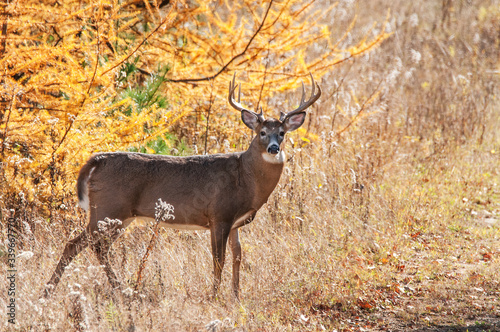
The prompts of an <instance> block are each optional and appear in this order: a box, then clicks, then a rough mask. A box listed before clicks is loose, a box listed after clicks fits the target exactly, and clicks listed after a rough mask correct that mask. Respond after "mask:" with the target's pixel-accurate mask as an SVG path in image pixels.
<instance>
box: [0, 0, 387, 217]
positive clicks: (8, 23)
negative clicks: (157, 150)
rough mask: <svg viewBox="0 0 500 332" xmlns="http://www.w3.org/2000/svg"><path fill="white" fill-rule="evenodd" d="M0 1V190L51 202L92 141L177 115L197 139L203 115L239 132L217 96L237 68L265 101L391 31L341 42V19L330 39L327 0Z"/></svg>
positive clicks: (133, 140) (115, 142) (143, 135)
mask: <svg viewBox="0 0 500 332" xmlns="http://www.w3.org/2000/svg"><path fill="white" fill-rule="evenodd" d="M0 6H1V8H2V9H3V12H2V17H1V22H0V24H1V32H2V35H1V38H0V54H1V56H0V69H1V72H2V74H1V75H2V76H1V81H0V108H1V112H0V120H1V123H0V137H1V144H2V145H1V152H0V155H1V161H2V166H1V167H2V168H1V172H2V175H1V181H2V184H1V186H2V195H3V196H4V197H3V198H4V201H5V200H7V197H11V198H14V197H18V195H19V194H21V195H23V196H25V197H26V199H27V200H28V201H29V202H33V203H34V204H35V205H38V204H40V203H42V204H45V203H51V204H52V206H50V205H47V204H45V206H47V208H48V209H51V208H54V207H58V206H59V205H60V204H61V203H63V202H64V199H65V197H67V196H68V194H71V193H72V192H73V187H74V179H75V177H76V173H77V171H78V169H79V167H80V166H81V164H82V163H83V162H84V161H85V160H86V159H87V158H88V157H89V155H90V154H91V153H93V152H96V151H114V150H123V149H127V148H129V147H131V146H136V147H139V146H143V147H144V144H145V142H147V141H148V140H151V139H154V138H156V137H158V136H159V135H162V134H164V133H165V132H167V131H172V130H173V129H172V125H173V124H174V123H178V127H176V128H177V129H176V131H177V135H182V134H183V131H184V134H185V133H186V131H187V132H188V133H190V135H191V136H192V137H194V139H192V142H194V143H196V139H195V138H196V136H202V135H205V140H206V139H207V137H206V135H207V134H208V131H204V133H203V134H199V132H198V131H199V130H200V128H199V126H200V124H199V123H200V121H206V122H207V123H208V120H207V118H208V117H209V119H210V122H209V123H210V126H211V127H212V128H215V129H213V131H215V132H216V133H218V134H219V135H221V137H230V138H231V139H230V140H231V141H232V142H237V141H238V140H239V139H240V138H241V137H242V136H243V134H242V132H241V128H240V126H239V124H238V121H236V120H235V119H236V118H237V116H238V114H236V113H235V112H234V111H228V108H227V106H226V97H227V83H228V81H229V79H230V76H231V75H232V74H233V73H234V72H235V71H238V72H240V75H239V76H242V77H244V78H245V79H246V83H245V84H244V88H243V90H244V93H245V95H246V96H245V99H244V102H247V103H250V104H251V105H249V106H257V105H260V106H263V107H264V109H266V107H267V104H268V102H269V100H270V99H269V98H270V97H272V95H273V91H276V92H280V93H281V92H283V91H286V90H290V89H294V88H296V86H297V83H298V81H299V80H300V79H301V78H302V77H305V76H306V75H307V74H308V73H309V72H312V73H313V74H314V76H315V77H316V78H317V79H319V78H321V77H322V76H323V75H324V74H325V73H327V72H328V71H329V70H331V68H332V66H335V65H336V64H338V63H340V62H343V61H345V60H347V59H350V58H352V57H354V56H357V55H359V54H363V53H365V52H367V51H369V50H370V49H373V48H374V47H375V46H377V45H379V44H380V43H381V42H382V41H383V40H384V39H386V38H387V37H388V36H389V34H387V33H386V32H385V31H384V30H383V29H382V30H381V32H379V33H376V34H373V33H372V31H370V32H368V33H367V35H366V36H365V38H362V39H361V40H360V41H358V42H357V43H355V44H353V45H345V44H346V41H345V39H346V36H347V35H348V32H349V31H346V33H345V34H344V36H343V37H340V38H338V39H335V38H334V37H333V36H332V35H331V33H330V31H329V29H328V26H327V24H325V22H324V21H325V17H327V14H328V13H329V12H330V11H331V10H332V8H333V7H334V6H332V7H330V8H318V6H314V5H313V3H312V2H305V1H293V0H292V1H287V2H282V1H259V2H255V1H249V0H244V1H235V2H228V1H226V2H224V1H217V2H207V1H170V2H162V3H159V2H158V1H144V2H141V1H128V2H122V1H102V0H91V1H85V2H80V1H72V0H61V1H57V2H54V1H22V2H18V1H14V2H12V3H3V4H2V5H0ZM353 25H354V22H353V24H352V25H351V28H352V26H353ZM369 35H370V36H374V37H371V38H369V37H368V36H369ZM264 84H265V85H264ZM287 106H289V107H292V106H294V105H287ZM267 113H268V114H269V115H270V116H276V114H277V113H278V111H277V110H276V111H274V112H272V111H267ZM205 116H206V117H207V118H205ZM232 123H235V124H236V126H235V127H234V128H233V127H232V125H231V124H232ZM235 128H238V129H237V130H236V129H235ZM233 146H235V144H233Z"/></svg>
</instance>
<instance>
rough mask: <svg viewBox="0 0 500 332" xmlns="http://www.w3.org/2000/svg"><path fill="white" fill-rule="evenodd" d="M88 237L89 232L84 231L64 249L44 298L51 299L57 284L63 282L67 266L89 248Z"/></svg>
mask: <svg viewBox="0 0 500 332" xmlns="http://www.w3.org/2000/svg"><path fill="white" fill-rule="evenodd" d="M87 236H88V234H87V231H86V230H84V231H83V232H81V233H80V235H78V236H77V237H75V238H74V239H72V240H70V241H68V243H67V244H66V247H65V248H64V251H63V254H62V257H61V259H60V260H59V263H58V264H57V267H56V269H55V271H54V273H53V274H52V277H51V278H50V281H49V282H48V283H47V286H46V288H45V291H44V294H43V297H45V298H48V297H49V295H50V294H51V293H52V292H53V291H54V289H55V288H56V286H57V284H58V283H59V280H61V276H62V274H63V273H64V269H65V268H66V266H68V265H69V264H70V263H71V261H72V260H73V258H75V256H76V255H78V254H79V253H80V251H82V250H83V249H85V248H86V247H87V246H88V244H89V242H88V237H87Z"/></svg>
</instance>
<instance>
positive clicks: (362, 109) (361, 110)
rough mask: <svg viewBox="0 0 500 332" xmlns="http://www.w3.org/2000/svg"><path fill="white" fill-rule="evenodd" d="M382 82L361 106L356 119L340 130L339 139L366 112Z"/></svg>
mask: <svg viewBox="0 0 500 332" xmlns="http://www.w3.org/2000/svg"><path fill="white" fill-rule="evenodd" d="M382 81H383V80H380V81H379V82H378V84H377V87H376V88H375V89H374V90H373V92H372V93H371V95H370V96H369V97H368V98H366V100H365V101H364V102H363V105H361V108H360V110H359V112H358V114H356V115H355V116H354V118H352V120H351V121H349V123H348V124H347V125H346V126H345V127H344V128H342V129H341V130H339V131H338V132H337V134H336V136H337V137H339V136H340V135H341V134H342V133H343V132H345V131H346V130H347V129H348V128H349V127H350V126H351V125H352V124H353V123H354V122H355V121H356V119H357V118H358V117H359V116H360V115H361V113H362V112H363V111H364V110H365V108H366V106H367V103H368V102H369V101H371V100H372V98H373V96H374V95H375V94H376V93H377V92H378V88H379V87H380V84H381V83H382Z"/></svg>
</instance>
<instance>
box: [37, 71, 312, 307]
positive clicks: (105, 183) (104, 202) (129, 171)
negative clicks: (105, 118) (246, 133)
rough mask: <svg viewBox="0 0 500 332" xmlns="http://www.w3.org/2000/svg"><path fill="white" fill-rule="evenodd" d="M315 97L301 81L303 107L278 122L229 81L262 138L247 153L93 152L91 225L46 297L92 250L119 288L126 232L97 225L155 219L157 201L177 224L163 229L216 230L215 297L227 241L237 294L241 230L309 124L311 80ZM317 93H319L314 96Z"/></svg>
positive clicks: (86, 185)
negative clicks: (116, 259) (253, 107)
mask: <svg viewBox="0 0 500 332" xmlns="http://www.w3.org/2000/svg"><path fill="white" fill-rule="evenodd" d="M311 80H312V93H311V98H309V99H308V100H307V101H306V100H305V89H304V84H302V97H301V101H300V106H299V107H298V108H297V109H295V110H294V111H291V112H289V113H281V116H280V119H279V120H277V119H267V120H266V119H264V115H263V114H262V108H261V111H260V113H255V112H252V111H250V110H247V109H245V108H244V107H243V106H242V105H241V104H240V97H241V86H240V88H239V90H238V101H237V102H236V101H235V99H234V94H235V90H236V88H237V87H238V85H239V84H238V85H236V84H235V77H234V76H233V80H232V82H230V83H229V96H228V101H229V104H230V105H231V106H232V107H234V108H235V109H237V110H238V111H240V112H241V118H242V120H243V123H244V124H245V125H246V126H247V127H248V128H250V129H252V130H253V131H255V133H256V134H257V135H256V136H255V137H254V139H253V140H252V142H251V144H250V147H249V148H248V150H247V151H245V152H237V153H230V154H215V155H204V156H192V157H172V156H162V155H149V154H142V153H132V152H109V153H98V154H95V155H93V156H92V157H91V158H90V159H89V160H88V161H87V163H86V164H85V165H83V167H82V168H81V170H80V174H79V175H78V181H77V190H78V199H79V202H80V206H81V207H82V208H84V209H85V210H87V211H90V217H89V223H88V225H87V228H86V229H85V230H84V231H83V232H82V233H81V234H80V235H78V236H77V237H76V238H74V239H72V240H70V241H69V242H68V243H67V244H66V247H65V248H64V252H63V254H62V257H61V260H60V261H59V264H58V265H57V267H56V269H55V271H54V273H53V275H52V277H51V279H50V281H49V282H48V283H47V287H46V288H45V296H48V295H49V294H50V293H51V292H52V291H53V290H54V288H55V286H56V285H57V283H58V282H59V280H60V278H61V275H62V274H63V272H64V269H65V267H66V266H67V265H68V264H69V263H70V262H71V261H72V260H73V258H74V257H75V256H76V255H77V254H78V253H79V252H80V251H82V250H83V249H84V248H85V247H87V246H89V245H90V247H91V248H92V249H93V250H94V252H95V253H96V255H97V258H98V260H99V262H100V264H101V265H104V268H105V271H106V274H107V276H108V279H109V282H110V284H111V285H112V286H113V287H114V288H118V287H119V286H120V284H119V281H118V279H117V277H116V275H115V273H114V272H113V269H112V268H111V264H110V262H109V259H108V251H109V248H110V245H111V244H112V243H113V241H115V240H116V238H117V237H118V236H119V235H120V234H121V232H118V231H115V232H112V234H111V235H109V234H108V235H107V236H103V235H102V233H100V232H99V231H98V225H99V221H103V220H105V218H109V219H119V220H121V221H122V223H121V224H120V225H117V230H119V229H121V228H125V227H127V226H128V225H129V224H130V223H131V222H132V221H133V220H134V219H136V218H139V219H143V220H144V219H145V220H151V219H154V217H155V204H156V202H157V201H158V199H160V198H161V199H162V200H163V201H164V202H168V203H170V204H172V205H173V206H174V208H175V212H174V214H175V219H173V220H167V221H166V223H165V224H163V223H162V226H164V227H171V228H177V229H192V230H195V229H199V230H210V233H211V245H212V255H213V264H214V286H213V287H214V294H215V293H216V292H217V290H218V288H219V285H220V282H221V272H222V268H223V266H224V258H225V252H226V243H227V240H228V239H229V243H230V245H231V249H232V253H233V278H232V287H233V293H234V295H235V296H236V297H238V289H239V269H240V262H241V246H240V241H239V237H238V228H239V227H241V226H243V225H246V224H248V223H250V222H251V221H252V220H253V218H254V217H255V214H256V213H257V211H258V210H259V209H260V207H261V206H262V205H263V204H264V203H266V202H267V199H268V197H269V195H271V193H272V192H273V190H274V188H275V187H276V185H277V183H278V181H279V179H280V176H281V172H282V170H283V164H284V161H285V155H284V153H283V149H282V143H283V139H284V136H285V133H287V132H289V131H292V130H295V129H297V128H299V127H300V126H301V125H302V123H303V122H304V119H305V116H306V113H305V109H306V108H308V107H309V106H311V105H312V104H313V103H314V102H315V101H316V100H317V99H318V98H319V97H320V95H321V89H320V87H319V85H318V84H317V83H315V82H314V78H313V77H312V75H311ZM316 88H317V92H315V91H316Z"/></svg>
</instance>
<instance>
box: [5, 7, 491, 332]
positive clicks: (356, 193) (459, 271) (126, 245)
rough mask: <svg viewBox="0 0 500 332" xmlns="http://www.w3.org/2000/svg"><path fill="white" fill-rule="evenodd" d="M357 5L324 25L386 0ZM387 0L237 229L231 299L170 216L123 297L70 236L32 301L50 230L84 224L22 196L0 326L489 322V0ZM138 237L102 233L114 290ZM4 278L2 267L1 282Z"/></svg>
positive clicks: (362, 18)
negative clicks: (76, 251)
mask: <svg viewBox="0 0 500 332" xmlns="http://www.w3.org/2000/svg"><path fill="white" fill-rule="evenodd" d="M369 3H370V5H368V4H366V3H365V2H362V3H361V2H360V3H355V4H351V5H349V4H343V3H342V4H340V5H339V7H338V11H337V14H336V15H337V16H336V17H331V18H328V19H331V20H332V22H335V24H333V23H332V29H333V30H334V31H337V30H338V33H339V34H340V33H341V32H342V31H344V30H345V28H346V24H348V23H349V22H350V18H351V17H352V16H353V15H354V14H355V13H357V14H358V15H359V19H358V21H359V22H358V30H356V31H353V33H360V34H363V33H364V29H365V23H366V26H367V27H368V26H369V25H370V24H371V22H373V21H374V20H378V21H382V20H383V19H384V18H385V14H386V10H387V8H386V7H385V8H383V6H382V5H381V4H380V3H378V2H377V4H376V6H375V2H369ZM365 5H366V6H373V7H365ZM392 6H393V7H391V10H392V14H391V17H392V21H391V22H390V26H391V29H392V31H394V35H393V37H391V39H390V40H388V41H387V42H385V43H384V45H383V46H382V47H381V48H379V49H378V50H377V51H376V52H372V53H370V55H369V56H367V57H365V58H359V59H357V60H356V61H355V62H353V63H348V64H344V65H343V66H342V67H339V68H338V69H337V70H335V71H334V72H332V73H331V77H329V78H325V79H324V80H323V81H322V82H321V85H322V87H323V89H324V96H323V97H322V99H321V103H320V104H319V105H318V106H317V107H315V109H314V110H313V112H312V113H311V116H310V120H309V122H308V123H306V124H305V125H304V128H306V129H307V131H308V133H304V132H298V133H294V134H293V135H291V136H290V137H289V139H288V141H287V147H286V151H287V157H288V159H289V161H288V163H287V166H286V169H285V171H284V174H283V176H282V179H281V182H280V184H279V185H278V188H276V190H275V192H274V193H273V195H272V196H271V198H270V199H269V201H268V204H267V205H265V206H264V207H263V208H262V209H261V211H260V212H259V213H258V214H257V217H256V219H255V220H254V222H253V223H252V224H250V225H248V226H246V227H244V228H242V229H241V240H242V246H243V252H244V258H243V263H242V275H241V279H242V280H241V303H235V302H234V301H232V300H231V296H230V270H231V269H230V264H231V262H230V255H228V262H227V263H226V268H225V269H224V274H223V284H222V290H221V294H220V297H219V299H217V300H210V299H209V293H210V289H211V280H212V279H211V278H212V262H211V254H210V250H209V234H208V233H205V232H180V231H174V230H163V231H161V233H160V236H159V238H158V240H157V241H158V242H157V244H156V248H155V249H154V250H153V252H152V254H151V256H150V258H149V261H148V265H147V266H146V270H145V275H144V279H143V282H142V286H141V289H140V292H139V296H138V297H137V298H136V299H134V300H132V301H130V300H129V299H127V297H126V296H125V295H123V294H120V293H117V292H113V291H112V290H111V289H110V286H109V284H108V282H107V279H106V276H105V273H104V270H103V269H102V268H101V267H99V266H98V263H97V259H96V258H95V257H94V256H93V254H92V253H91V252H90V251H89V250H86V251H84V252H83V253H82V254H80V255H79V256H78V257H77V259H76V260H75V261H74V262H73V263H72V264H71V265H70V266H69V268H68V269H67V270H66V273H65V274H64V276H63V279H62V281H61V283H60V284H59V285H58V288H57V289H56V291H55V293H54V295H53V296H52V297H51V298H50V299H49V300H47V301H45V302H41V301H39V300H38V297H39V295H40V294H41V290H42V288H43V285H44V283H45V282H47V280H48V278H49V277H50V274H51V273H52V271H53V269H54V268H55V265H56V263H57V261H58V259H59V257H60V253H61V250H62V248H63V246H64V243H65V242H66V240H67V239H68V238H70V237H71V236H72V235H71V232H78V231H79V230H81V229H82V228H83V227H84V226H85V223H86V222H85V220H84V218H83V217H84V216H83V215H82V214H81V212H79V210H78V209H77V208H76V204H75V205H73V204H72V205H71V206H69V207H68V208H67V210H55V211H53V215H52V216H51V218H52V219H51V220H50V222H48V221H47V220H46V219H43V218H42V217H40V216H39V215H38V214H37V213H36V211H34V210H27V212H26V215H24V216H23V220H26V223H25V225H24V229H25V230H27V229H28V226H29V231H26V232H25V236H24V238H23V243H22V246H20V247H19V248H18V249H19V250H20V251H31V252H33V253H34V255H33V257H31V258H22V257H20V258H18V259H17V263H16V264H17V270H18V274H17V276H18V281H17V291H18V294H19V295H18V297H17V304H18V312H17V317H16V318H17V324H16V326H15V327H12V326H9V324H7V322H6V319H5V318H4V317H6V316H5V315H4V314H2V321H1V322H0V326H2V328H4V327H7V328H11V329H14V330H36V331H40V330H91V331H94V330H95V331H97V330H116V331H121V330H128V331H130V330H132V328H135V330H136V331H143V330H166V331H194V330H196V331H203V330H208V331H233V330H236V331H240V330H241V331H246V330H250V331H254V330H258V331H289V330H290V331H291V330H296V331H321V330H327V331H332V330H338V331H366V330H375V331H381V330H388V331H403V330H406V331H408V330H418V331H465V330H466V329H468V330H469V331H495V330H500V292H499V289H500V285H499V273H498V271H500V249H499V248H500V137H499V136H498V128H499V127H500V117H499V114H498V109H499V106H500V104H499V101H498V97H499V73H498V65H499V63H498V53H499V43H500V40H499V39H498V38H499V36H498V30H495V28H494V27H495V26H496V27H498V21H499V20H500V12H499V10H498V3H496V5H495V2H494V1H477V3H476V2H474V6H468V5H467V2H461V1H457V3H453V6H452V5H447V2H446V1H444V2H443V3H442V2H434V1H426V2H425V5H423V4H420V3H419V4H418V5H417V4H416V3H415V4H411V3H409V2H406V1H400V2H393V5H392ZM421 8H422V9H421ZM482 8H484V9H482ZM485 10H486V12H484V11H485ZM495 10H496V12H495ZM495 54H496V57H495ZM419 56H420V58H419ZM370 96H374V98H373V101H372V102H371V103H370V104H366V105H365V107H363V104H364V101H366V100H367V99H369V98H370ZM360 110H362V111H361V112H360ZM353 120H354V121H353ZM351 122H352V124H350V123H351ZM343 128H347V129H346V130H345V131H343V132H342V133H341V134H338V133H339V132H340V131H342V130H343ZM290 138H291V139H290ZM303 138H306V139H307V140H303ZM292 141H293V142H292ZM75 202H76V200H75ZM2 212H3V214H4V216H5V215H8V211H7V210H4V211H2ZM5 234H6V230H5V229H2V236H5ZM150 237H151V230H150V229H148V228H147V227H143V226H142V227H135V228H131V229H130V231H128V232H127V233H126V234H125V235H124V236H122V238H120V239H119V240H118V241H117V242H116V243H115V244H114V246H113V249H112V252H111V258H112V262H113V265H114V267H115V270H116V272H117V274H118V276H119V277H120V278H121V280H123V281H124V283H125V284H126V285H129V286H130V287H133V286H132V284H133V282H134V281H135V278H136V273H137V269H138V266H139V263H140V260H141V258H142V255H143V254H144V252H145V251H146V247H147V245H148V243H149V239H150ZM3 239H5V238H3ZM4 270H6V265H4V264H2V267H1V268H0V271H2V272H1V273H2V275H4V272H3V271H4ZM6 285H7V283H6V280H5V278H2V279H1V281H0V288H1V289H2V292H3V290H4V289H6V288H7V286H6ZM5 301H6V298H5V297H3V296H2V297H1V298H0V307H1V308H2V309H1V311H0V312H2V313H3V312H4V310H5V308H6V302H5ZM210 323H211V324H212V325H210V326H209V327H207V325H209V324H210Z"/></svg>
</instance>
